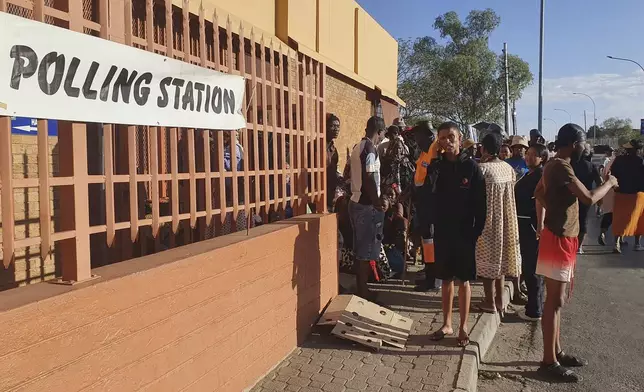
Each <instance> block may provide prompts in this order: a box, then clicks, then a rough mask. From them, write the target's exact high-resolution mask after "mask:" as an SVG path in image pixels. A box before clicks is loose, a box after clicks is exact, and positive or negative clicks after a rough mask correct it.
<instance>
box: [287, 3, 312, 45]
mask: <svg viewBox="0 0 644 392" xmlns="http://www.w3.org/2000/svg"><path fill="white" fill-rule="evenodd" d="M288 36H289V37H291V38H293V39H295V40H296V41H297V43H298V44H300V45H305V46H306V47H308V48H309V49H312V50H317V48H316V46H317V45H316V41H317V4H316V1H315V0H312V1H310V0H288Z"/></svg>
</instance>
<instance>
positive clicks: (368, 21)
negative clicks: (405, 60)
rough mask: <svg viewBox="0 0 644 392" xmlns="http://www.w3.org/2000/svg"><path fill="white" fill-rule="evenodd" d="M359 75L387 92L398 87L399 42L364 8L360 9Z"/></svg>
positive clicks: (394, 90) (392, 91)
mask: <svg viewBox="0 0 644 392" xmlns="http://www.w3.org/2000/svg"><path fill="white" fill-rule="evenodd" d="M357 21H358V27H357V31H358V64H357V65H358V66H357V72H356V73H357V74H358V75H360V76H362V77H363V78H366V79H368V80H370V81H373V82H374V83H375V84H376V86H378V87H379V88H380V89H382V90H383V91H386V92H390V93H396V91H397V85H398V42H397V41H396V40H395V39H394V38H393V37H392V36H391V35H389V33H387V31H386V30H385V29H383V28H382V27H381V26H380V25H379V24H378V22H376V21H375V20H374V19H373V18H372V17H371V16H369V14H368V13H367V12H366V11H365V10H363V9H362V8H358V18H357Z"/></svg>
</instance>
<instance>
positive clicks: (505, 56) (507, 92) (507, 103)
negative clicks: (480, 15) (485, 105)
mask: <svg viewBox="0 0 644 392" xmlns="http://www.w3.org/2000/svg"><path fill="white" fill-rule="evenodd" d="M503 61H504V63H505V66H504V68H503V69H504V73H505V131H506V132H507V133H508V134H509V133H510V75H509V73H508V44H507V42H504V43H503Z"/></svg>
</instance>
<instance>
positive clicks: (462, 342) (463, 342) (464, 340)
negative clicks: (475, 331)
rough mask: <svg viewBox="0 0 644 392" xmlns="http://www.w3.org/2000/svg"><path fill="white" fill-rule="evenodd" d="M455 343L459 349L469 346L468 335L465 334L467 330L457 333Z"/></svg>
mask: <svg viewBox="0 0 644 392" xmlns="http://www.w3.org/2000/svg"><path fill="white" fill-rule="evenodd" d="M457 343H458V345H459V346H460V347H465V346H467V345H468V344H470V335H469V334H468V333H467V328H461V329H460V331H458V339H457Z"/></svg>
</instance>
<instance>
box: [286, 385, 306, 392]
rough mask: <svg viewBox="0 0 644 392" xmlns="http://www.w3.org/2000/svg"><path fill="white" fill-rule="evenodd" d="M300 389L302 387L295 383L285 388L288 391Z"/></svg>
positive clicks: (298, 390) (296, 391) (298, 391)
mask: <svg viewBox="0 0 644 392" xmlns="http://www.w3.org/2000/svg"><path fill="white" fill-rule="evenodd" d="M301 389H302V387H298V386H297V385H288V386H287V387H286V390H287V391H288V392H300V390H301Z"/></svg>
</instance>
